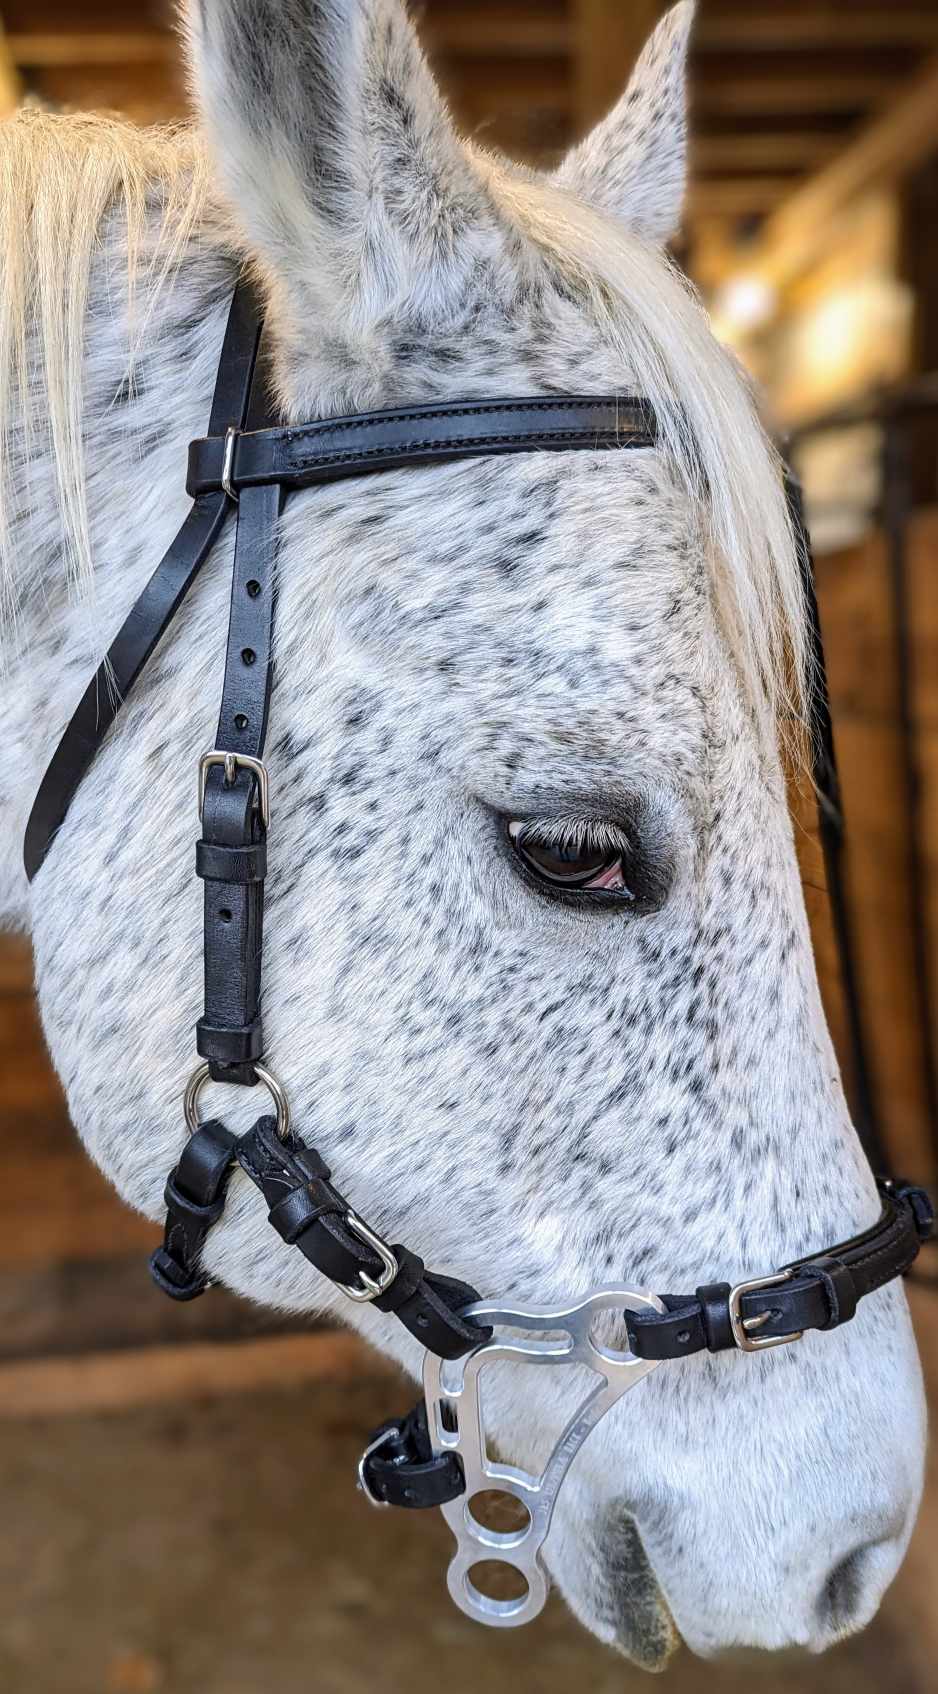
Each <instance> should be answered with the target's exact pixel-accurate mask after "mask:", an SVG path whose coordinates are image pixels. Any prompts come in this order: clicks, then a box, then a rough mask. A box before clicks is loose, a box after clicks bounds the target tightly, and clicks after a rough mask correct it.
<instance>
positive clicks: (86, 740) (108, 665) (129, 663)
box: [23, 280, 261, 882]
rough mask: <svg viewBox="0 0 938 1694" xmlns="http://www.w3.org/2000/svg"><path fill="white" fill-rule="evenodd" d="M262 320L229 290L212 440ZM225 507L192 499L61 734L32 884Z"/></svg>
mask: <svg viewBox="0 0 938 1694" xmlns="http://www.w3.org/2000/svg"><path fill="white" fill-rule="evenodd" d="M260 326H261V317H260V311H259V307H258V302H257V299H256V296H255V294H254V290H253V288H252V287H251V284H250V283H249V282H247V281H246V280H245V281H241V282H239V283H238V286H237V288H236V289H235V294H234V298H233V300H232V302H231V309H230V311H229V314H228V324H227V328H226V330H225V339H224V345H223V347H222V353H221V360H220V362H219V366H218V376H217V378H216V382H215V394H214V398H213V400H212V412H211V422H210V424H209V429H210V431H211V433H212V435H221V436H222V437H224V435H225V432H226V431H227V430H229V429H240V428H241V427H242V426H243V424H244V421H245V416H246V412H247V404H248V399H249V397H250V393H251V384H252V380H253V375H254V361H255V359H256V357H257V348H258V344H259V341H260ZM229 507H230V501H229V499H228V496H227V495H226V494H224V493H222V492H221V490H220V489H219V490H218V491H216V492H215V493H210V494H203V495H197V496H196V497H195V500H194V504H193V506H192V509H191V511H190V512H189V515H188V517H187V518H186V520H185V522H184V524H183V526H182V528H181V529H180V531H179V533H178V534H177V536H176V537H175V540H174V541H173V542H172V543H171V544H170V546H169V548H168V549H167V551H166V553H165V554H164V556H163V558H162V559H161V561H160V563H159V565H158V566H157V568H156V570H155V571H154V573H153V575H152V576H151V578H150V580H149V582H148V583H147V585H146V588H145V589H144V591H143V593H142V594H141V595H140V598H139V599H138V600H137V601H136V603H135V605H134V606H133V607H132V609H131V611H130V612H129V613H128V615H127V617H126V619H125V620H124V623H123V625H122V627H121V629H120V630H119V631H118V634H117V635H116V636H115V637H114V640H113V642H112V643H111V646H110V647H109V649H108V654H107V658H106V659H105V660H104V662H103V664H101V665H100V666H99V668H98V670H97V672H96V673H95V675H94V676H93V677H92V679H91V681H90V683H89V684H88V687H87V688H86V689H85V692H84V694H83V695H82V697H81V700H80V701H79V703H78V705H77V707H76V709H75V712H74V714H73V716H72V719H71V722H70V723H69V725H68V727H67V729H66V730H65V732H64V734H63V736H62V739H61V741H60V742H59V745H58V747H57V748H56V750H55V753H54V754H53V756H52V760H51V762H50V764H49V767H48V769H47V771H46V773H45V776H44V777H43V779H42V782H41V783H40V785H39V791H38V793H37V795H36V798H35V800H34V801H33V807H32V811H31V812H30V815H29V822H28V823H27V825H26V837H25V841H24V844H23V861H24V864H25V866H26V875H27V877H28V878H29V881H30V882H32V880H33V877H34V876H35V875H36V872H37V871H38V870H39V869H40V867H41V865H42V863H43V861H44V860H45V857H46V854H47V853H48V851H49V848H50V847H51V845H52V842H53V840H54V839H55V836H56V834H57V832H58V830H59V829H60V828H61V826H62V824H63V823H64V821H65V817H66V814H67V812H68V808H69V806H70V805H71V803H72V800H73V799H74V797H75V794H76V793H77V791H78V789H79V787H80V785H81V782H82V779H83V777H84V776H85V773H86V771H87V770H88V769H89V767H90V765H91V763H92V760H93V759H94V756H95V754H96V753H97V751H98V748H99V747H100V746H101V743H102V742H103V740H104V738H105V736H106V734H107V732H108V730H109V729H110V727H111V724H112V723H113V722H114V719H115V718H116V716H117V714H118V712H119V711H120V708H121V706H122V705H123V703H124V701H125V700H126V698H127V696H128V694H129V693H130V691H131V689H132V688H133V686H134V684H135V683H136V681H137V678H138V677H139V676H140V673H141V671H142V670H143V668H144V666H145V665H146V663H147V661H148V659H149V658H150V656H151V654H152V653H153V651H154V649H155V648H156V645H157V643H158V642H159V640H160V637H161V636H162V635H163V634H164V633H165V631H166V629H167V628H168V626H169V624H170V623H171V622H172V620H173V618H174V617H175V615H176V613H177V611H178V610H179V607H180V606H181V605H182V602H183V600H184V599H185V597H186V595H187V594H188V592H189V589H190V588H191V587H192V584H193V582H194V581H195V579H196V577H197V576H198V574H199V571H200V570H201V568H202V566H203V565H204V563H205V561H206V559H207V558H208V556H209V554H210V552H211V551H212V548H213V546H214V545H215V542H216V541H217V539H218V537H219V535H220V534H221V531H222V528H223V526H224V523H225V519H226V517H227V515H228V511H229Z"/></svg>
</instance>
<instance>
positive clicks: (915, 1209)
mask: <svg viewBox="0 0 938 1694" xmlns="http://www.w3.org/2000/svg"><path fill="white" fill-rule="evenodd" d="M892 1190H893V1193H894V1194H895V1196H896V1199H897V1200H904V1201H905V1203H906V1205H907V1206H909V1207H910V1209H911V1212H912V1216H913V1218H914V1219H915V1228H916V1231H917V1233H918V1238H919V1240H920V1241H930V1240H931V1238H932V1236H933V1235H934V1233H935V1208H934V1206H933V1205H932V1202H931V1198H930V1196H929V1195H928V1194H927V1193H926V1192H925V1189H924V1188H917V1187H916V1186H915V1185H914V1183H911V1182H894V1183H893V1184H892Z"/></svg>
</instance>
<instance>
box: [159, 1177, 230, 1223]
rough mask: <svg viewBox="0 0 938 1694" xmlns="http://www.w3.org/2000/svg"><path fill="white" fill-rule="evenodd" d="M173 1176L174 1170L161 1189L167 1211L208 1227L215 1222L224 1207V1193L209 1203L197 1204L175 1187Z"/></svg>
mask: <svg viewBox="0 0 938 1694" xmlns="http://www.w3.org/2000/svg"><path fill="white" fill-rule="evenodd" d="M175 1177H176V1173H175V1171H174V1172H173V1174H172V1176H170V1177H169V1178H168V1180H167V1183H166V1187H165V1188H164V1190H163V1199H164V1201H165V1204H166V1210H167V1211H168V1212H178V1213H182V1215H183V1216H184V1217H187V1218H191V1219H192V1221H193V1223H198V1224H202V1225H204V1226H205V1227H206V1228H210V1227H211V1225H212V1224H213V1223H217V1222H218V1220H219V1218H220V1217H221V1215H222V1212H223V1211H224V1209H225V1196H224V1194H222V1195H221V1197H220V1198H219V1199H217V1200H215V1201H213V1203H212V1204H211V1205H208V1206H199V1205H197V1204H196V1202H195V1201H194V1200H190V1199H189V1198H188V1197H187V1196H186V1195H185V1194H183V1192H182V1189H181V1188H179V1187H177V1184H176V1180H175Z"/></svg>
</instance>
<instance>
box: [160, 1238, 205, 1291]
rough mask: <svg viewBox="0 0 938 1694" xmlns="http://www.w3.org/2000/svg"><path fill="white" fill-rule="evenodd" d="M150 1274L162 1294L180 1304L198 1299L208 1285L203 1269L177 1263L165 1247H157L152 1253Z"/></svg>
mask: <svg viewBox="0 0 938 1694" xmlns="http://www.w3.org/2000/svg"><path fill="white" fill-rule="evenodd" d="M150 1276H151V1277H152V1279H153V1282H154V1283H155V1285H156V1287H157V1288H158V1289H159V1291H160V1293H161V1294H166V1295H168V1297H169V1299H170V1300H176V1301H178V1302H179V1303H180V1304H186V1303H187V1302H188V1301H190V1300H197V1299H198V1298H199V1295H200V1294H204V1293H205V1290H206V1288H207V1287H208V1277H207V1276H206V1275H205V1274H204V1272H203V1271H201V1270H195V1269H193V1268H192V1267H191V1266H190V1267H188V1268H187V1267H186V1266H185V1265H180V1264H177V1263H176V1260H175V1259H174V1258H173V1257H172V1255H171V1254H170V1253H167V1251H166V1249H165V1247H157V1249H156V1251H155V1252H154V1253H152V1254H151V1256H150Z"/></svg>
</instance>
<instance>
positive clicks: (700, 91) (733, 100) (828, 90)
mask: <svg viewBox="0 0 938 1694" xmlns="http://www.w3.org/2000/svg"><path fill="white" fill-rule="evenodd" d="M696 70H697V74H696V77H695V83H694V108H695V110H696V111H698V112H700V113H702V114H704V115H705V116H706V115H707V114H713V115H716V116H720V117H736V118H745V117H746V116H748V115H749V114H750V113H751V114H753V115H755V114H758V113H765V112H772V113H804V114H805V116H806V117H807V118H808V119H809V120H810V118H811V117H813V115H814V114H815V113H816V112H862V111H864V109H865V108H867V107H869V106H873V105H876V104H878V103H879V102H881V101H882V100H883V99H884V98H885V97H886V96H887V95H889V94H890V93H891V92H892V91H893V90H894V88H895V84H896V72H895V71H894V70H892V69H891V68H889V67H888V66H885V65H882V64H880V63H878V62H877V61H876V60H875V59H871V60H870V61H869V63H868V65H867V66H866V67H865V68H864V67H860V68H857V69H845V70H840V71H826V70H823V69H815V68H814V66H813V65H812V64H811V62H810V60H808V61H806V63H805V65H804V66H803V67H802V68H801V70H800V71H795V70H790V71H785V72H784V73H781V74H780V73H779V72H778V71H775V70H773V68H772V60H771V59H766V60H764V61H762V62H761V63H756V64H749V63H748V61H747V62H746V63H745V64H744V65H741V66H740V67H739V69H738V70H734V69H733V64H732V60H728V59H727V60H722V61H721V62H720V63H719V64H717V65H712V66H708V65H706V64H702V65H701V64H698V66H697V67H696Z"/></svg>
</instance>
